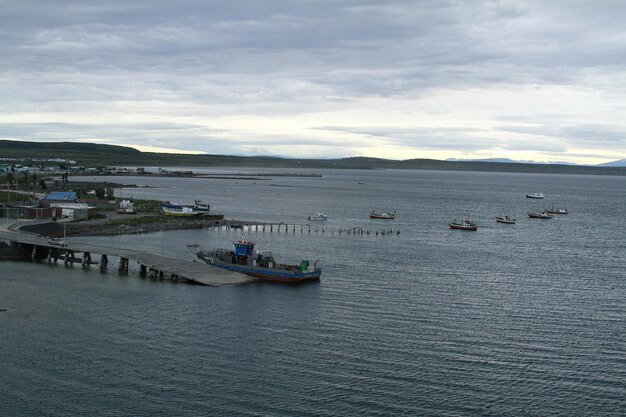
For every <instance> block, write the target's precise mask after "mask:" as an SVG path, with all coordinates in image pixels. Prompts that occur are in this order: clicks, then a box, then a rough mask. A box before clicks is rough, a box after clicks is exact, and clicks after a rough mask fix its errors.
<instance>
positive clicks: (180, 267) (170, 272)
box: [0, 231, 258, 287]
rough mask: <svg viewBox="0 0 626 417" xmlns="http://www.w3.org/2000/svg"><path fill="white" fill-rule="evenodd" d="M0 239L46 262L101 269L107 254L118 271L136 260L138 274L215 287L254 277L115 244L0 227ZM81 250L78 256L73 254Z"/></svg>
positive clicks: (104, 266) (124, 269)
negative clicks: (58, 240)
mask: <svg viewBox="0 0 626 417" xmlns="http://www.w3.org/2000/svg"><path fill="white" fill-rule="evenodd" d="M0 239H3V240H5V241H6V242H8V243H10V244H12V245H15V247H16V248H17V250H19V251H21V252H22V253H29V254H30V255H31V257H32V258H33V259H43V258H47V259H48V261H49V262H52V261H54V262H56V261H58V260H62V261H63V262H64V263H65V264H66V265H69V264H74V263H81V264H82V265H83V266H86V267H89V266H90V265H92V264H98V265H99V266H100V269H101V270H104V269H106V268H107V264H108V262H109V257H117V258H119V267H118V270H119V271H120V272H128V263H129V261H134V262H137V263H138V264H139V273H140V275H142V276H146V275H148V276H150V277H152V278H158V279H162V278H164V276H166V275H167V276H169V278H170V279H172V280H173V281H178V280H186V281H191V282H194V283H196V284H201V285H208V286H211V287H219V286H224V285H237V284H245V283H249V282H256V281H258V279H257V278H255V277H251V276H249V275H245V274H241V273H239V272H234V271H228V270H225V269H222V268H217V267H215V266H212V265H208V264H205V263H204V262H195V261H192V260H188V259H181V258H172V257H167V256H162V255H158V254H155V253H149V252H145V251H138V250H132V249H127V248H116V247H109V246H102V245H93V244H90V243H81V242H72V241H71V240H70V241H68V242H67V243H66V245H65V246H59V245H58V244H56V245H55V244H51V243H50V242H49V241H48V239H47V238H45V237H41V236H35V235H32V234H28V233H21V232H20V233H16V232H9V231H0ZM78 253H82V256H81V257H77V256H76V254H78ZM94 254H97V255H100V260H99V261H96V260H93V259H92V255H94Z"/></svg>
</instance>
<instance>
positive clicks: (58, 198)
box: [41, 191, 78, 207]
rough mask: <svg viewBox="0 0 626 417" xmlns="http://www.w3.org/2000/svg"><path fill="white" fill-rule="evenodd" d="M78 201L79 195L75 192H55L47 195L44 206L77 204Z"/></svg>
mask: <svg viewBox="0 0 626 417" xmlns="http://www.w3.org/2000/svg"><path fill="white" fill-rule="evenodd" d="M77 201H78V194H76V193H75V192H74V191H54V192H51V193H50V194H48V195H46V196H45V197H44V198H43V199H42V200H41V202H42V204H43V205H44V206H48V207H49V206H50V204H52V203H75V202H77Z"/></svg>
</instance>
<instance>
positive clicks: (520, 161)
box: [446, 158, 579, 165]
mask: <svg viewBox="0 0 626 417" xmlns="http://www.w3.org/2000/svg"><path fill="white" fill-rule="evenodd" d="M446 161H454V162H463V161H464V162H497V163H506V164H541V165H579V164H575V163H573V162H567V161H550V162H542V161H532V160H515V159H509V158H485V159H459V158H448V159H446Z"/></svg>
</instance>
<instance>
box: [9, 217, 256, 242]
mask: <svg viewBox="0 0 626 417" xmlns="http://www.w3.org/2000/svg"><path fill="white" fill-rule="evenodd" d="M243 224H251V222H245V221H240V220H231V219H224V216H223V215H212V216H205V217H203V218H199V219H189V218H178V217H168V216H163V215H148V214H146V215H143V216H141V215H139V216H124V217H119V216H115V217H114V216H111V217H106V218H104V219H97V220H87V221H81V222H69V223H67V224H66V225H65V230H64V226H63V223H61V222H50V223H43V224H33V225H24V226H22V227H21V228H20V230H23V231H25V232H30V233H36V234H39V235H42V236H49V237H62V236H63V235H64V234H65V235H66V236H106V235H121V234H135V233H138V232H140V233H146V232H158V231H160V230H184V229H202V228H209V227H220V226H229V227H241V225H243Z"/></svg>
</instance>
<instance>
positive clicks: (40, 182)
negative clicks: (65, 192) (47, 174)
mask: <svg viewBox="0 0 626 417" xmlns="http://www.w3.org/2000/svg"><path fill="white" fill-rule="evenodd" d="M39 188H41V189H42V190H47V189H48V186H47V185H46V182H45V181H44V180H43V178H42V179H40V180H39Z"/></svg>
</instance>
